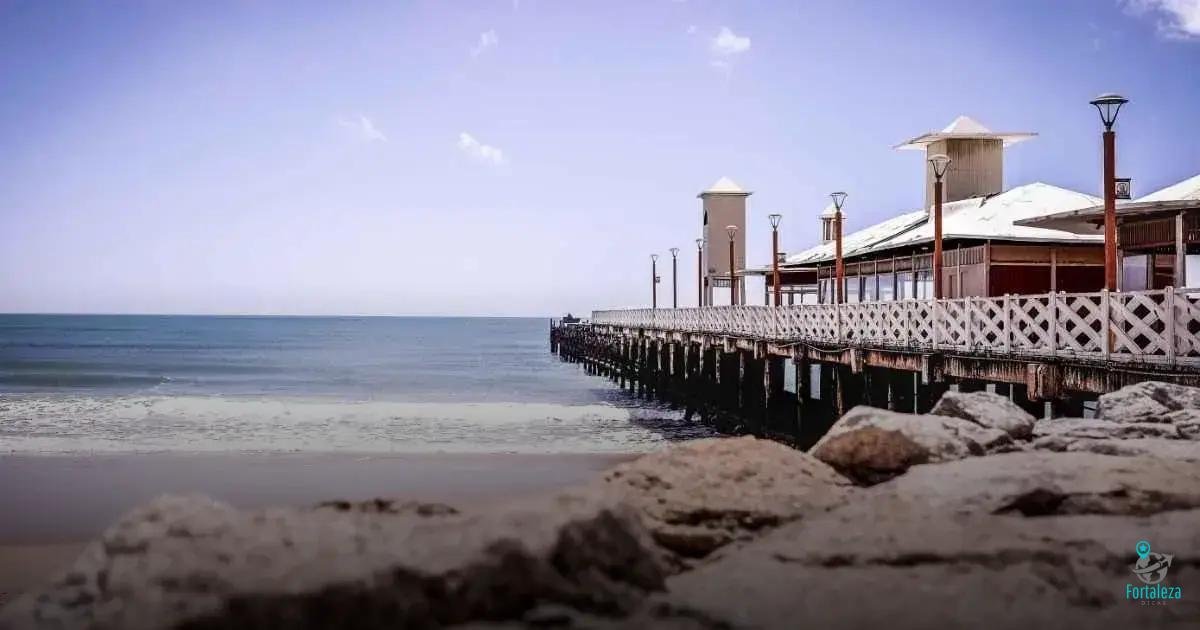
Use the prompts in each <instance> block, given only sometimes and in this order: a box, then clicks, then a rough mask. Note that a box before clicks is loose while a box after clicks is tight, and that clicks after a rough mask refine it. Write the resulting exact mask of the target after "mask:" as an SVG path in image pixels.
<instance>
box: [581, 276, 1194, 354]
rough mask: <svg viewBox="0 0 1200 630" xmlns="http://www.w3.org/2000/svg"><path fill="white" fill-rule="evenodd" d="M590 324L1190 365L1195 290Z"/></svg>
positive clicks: (653, 316) (608, 314) (680, 314)
mask: <svg viewBox="0 0 1200 630" xmlns="http://www.w3.org/2000/svg"><path fill="white" fill-rule="evenodd" d="M592 323H593V324H602V325H608V326H617V327H622V328H643V329H652V330H664V331H675V332H696V333H714V334H723V335H736V336H742V337H754V338H758V339H764V340H770V341H777V342H791V341H812V342H823V343H833V344H846V345H855V346H866V347H871V346H876V347H896V348H913V349H930V350H954V351H963V352H992V353H1010V354H1015V355H1023V356H1036V357H1054V356H1061V357H1071V358H1080V359H1094V360H1099V361H1110V360H1111V361H1127V362H1141V363H1160V364H1167V365H1176V364H1181V363H1188V364H1200V289H1180V290H1176V289H1172V288H1170V287H1168V288H1166V289H1163V290H1159V291H1137V292H1131V293H1121V292H1113V293H1110V292H1107V291H1101V292H1098V293H1046V294H1041V295H1006V296H1002V297H972V298H956V299H946V300H902V301H895V302H866V303H860V304H842V305H832V304H806V305H796V306H780V307H770V306H709V307H704V308H676V309H670V308H660V309H648V308H647V309H631V310H616V311H595V312H593V313H592Z"/></svg>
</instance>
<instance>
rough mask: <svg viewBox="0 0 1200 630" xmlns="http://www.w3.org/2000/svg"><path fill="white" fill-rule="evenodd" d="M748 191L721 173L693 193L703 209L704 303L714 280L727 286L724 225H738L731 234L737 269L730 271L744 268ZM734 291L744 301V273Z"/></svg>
mask: <svg viewBox="0 0 1200 630" xmlns="http://www.w3.org/2000/svg"><path fill="white" fill-rule="evenodd" d="M751 194H752V193H751V192H750V191H748V190H743V189H742V187H741V186H738V185H737V183H736V182H734V181H733V180H732V179H729V178H728V177H722V178H721V179H719V180H717V182H716V183H715V184H713V185H712V186H709V188H708V190H705V191H702V192H701V193H700V194H698V195H696V196H697V197H699V198H700V207H701V210H702V212H703V215H702V219H701V220H702V224H701V235H702V236H703V238H704V244H703V252H702V256H703V268H704V285H705V286H704V301H705V304H712V303H713V294H714V291H713V289H714V288H715V287H716V286H717V285H718V283H719V285H720V286H722V287H726V288H728V287H729V284H728V282H729V278H730V269H729V236H728V235H727V233H726V231H725V228H726V226H729V225H735V226H737V229H738V230H737V235H736V236H735V237H734V257H735V258H736V260H735V261H734V265H735V266H736V267H737V269H734V270H733V272H734V273H736V272H737V271H738V270H740V269H745V268H746V198H747V197H749V196H750V195H751ZM738 293H739V294H740V295H739V301H740V303H742V304H745V303H746V283H745V277H744V276H743V277H742V278H740V286H739V291H738ZM726 295H728V292H727V293H726Z"/></svg>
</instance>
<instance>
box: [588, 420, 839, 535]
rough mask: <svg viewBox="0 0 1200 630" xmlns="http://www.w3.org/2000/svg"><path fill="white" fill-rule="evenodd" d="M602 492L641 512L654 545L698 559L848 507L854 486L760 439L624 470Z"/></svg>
mask: <svg viewBox="0 0 1200 630" xmlns="http://www.w3.org/2000/svg"><path fill="white" fill-rule="evenodd" d="M599 485H600V487H601V488H602V489H603V490H604V491H606V492H608V493H610V494H612V495H614V496H615V498H617V499H619V500H622V501H625V502H627V503H629V504H630V505H632V506H634V507H636V508H637V509H638V510H639V511H640V512H641V513H642V515H643V516H644V518H645V522H646V525H647V526H648V527H649V528H650V531H651V532H652V533H653V536H654V540H655V541H656V542H658V543H659V544H660V545H662V546H663V547H665V548H666V549H668V550H669V551H671V552H672V553H674V554H677V555H678V556H681V557H683V558H699V557H703V556H705V555H708V554H709V553H711V552H712V551H713V550H715V549H717V548H719V547H722V546H724V545H727V544H729V543H731V542H734V541H737V540H747V539H749V538H750V537H752V536H754V535H755V534H756V533H757V532H760V531H761V530H764V529H767V528H771V527H777V526H779V525H781V524H783V523H786V522H790V521H794V520H796V519H799V518H801V517H803V516H805V515H809V514H815V513H820V512H824V511H828V510H829V509H832V508H833V507H836V506H838V505H841V504H843V503H845V502H846V500H847V497H848V492H849V490H850V486H851V484H850V482H849V481H848V480H847V479H846V478H845V477H843V476H841V475H839V474H838V473H837V472H836V471H834V470H833V469H832V468H830V467H829V466H828V465H826V464H825V463H823V462H821V461H819V460H818V459H816V458H815V457H812V456H810V455H807V454H805V453H801V452H798V451H796V450H795V449H792V448H789V447H787V446H784V445H782V444H779V443H777V442H772V441H769V440H758V439H755V438H753V437H741V438H715V439H706V440H695V441H692V442H688V443H686V444H682V445H679V446H675V447H673V448H671V449H668V450H666V451H663V452H661V453H654V454H651V455H646V456H645V457H642V458H640V459H637V460H635V461H632V462H628V463H625V464H622V465H620V466H617V467H616V468H614V469H613V470H611V471H609V472H608V473H606V474H605V475H604V478H603V480H602V482H601V483H600V484H599Z"/></svg>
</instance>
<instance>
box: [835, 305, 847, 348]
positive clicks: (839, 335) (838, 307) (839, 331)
mask: <svg viewBox="0 0 1200 630" xmlns="http://www.w3.org/2000/svg"><path fill="white" fill-rule="evenodd" d="M833 308H834V313H836V314H837V340H838V343H841V342H842V341H845V339H844V338H843V337H842V305H841V304H834V307H833Z"/></svg>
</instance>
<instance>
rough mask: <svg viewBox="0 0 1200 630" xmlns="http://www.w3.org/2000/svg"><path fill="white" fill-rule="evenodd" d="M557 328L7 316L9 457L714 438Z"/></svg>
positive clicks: (433, 321) (3, 350) (607, 448)
mask: <svg viewBox="0 0 1200 630" xmlns="http://www.w3.org/2000/svg"><path fill="white" fill-rule="evenodd" d="M548 328H549V321H548V320H546V319H532V318H530V319H521V318H442V317H221V316H148V315H0V452H52V453H64V452H65V453H71V452H96V451H104V452H143V451H202V452H212V451H254V452H269V451H353V452H441V451H446V452H522V453H536V452H639V451H645V450H650V449H653V448H656V447H658V446H661V445H662V444H663V443H665V442H668V441H673V440H678V439H685V438H690V437H696V436H701V435H706V434H707V431H706V430H705V429H704V428H702V427H699V426H697V425H695V424H694V423H691V422H685V421H684V420H683V418H682V414H681V412H679V411H677V410H671V409H668V408H666V407H663V406H661V405H656V404H653V403H647V402H645V401H640V400H637V399H635V398H634V397H632V396H630V395H629V394H627V393H626V392H624V391H622V390H620V389H619V388H617V387H615V386H613V385H612V384H611V382H609V381H607V380H605V379H602V378H599V377H595V376H588V375H585V374H584V373H583V371H582V370H581V369H580V368H579V366H578V365H574V364H568V363H563V362H560V361H559V360H558V358H557V357H555V356H554V355H551V354H550V353H549V348H548Z"/></svg>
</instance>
